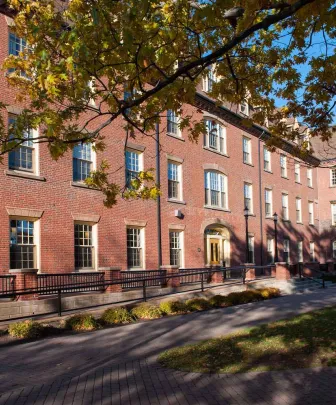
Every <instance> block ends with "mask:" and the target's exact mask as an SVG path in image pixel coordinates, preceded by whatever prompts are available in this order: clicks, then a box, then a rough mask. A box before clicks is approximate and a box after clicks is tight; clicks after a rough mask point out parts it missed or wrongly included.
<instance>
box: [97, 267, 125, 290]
mask: <svg viewBox="0 0 336 405" xmlns="http://www.w3.org/2000/svg"><path fill="white" fill-rule="evenodd" d="M98 270H99V271H103V272H104V273H105V275H104V284H105V286H106V289H105V292H106V293H115V292H121V291H122V286H121V268H120V267H100V268H99V269H98ZM115 281H120V284H114V285H111V284H109V283H113V282H115Z"/></svg>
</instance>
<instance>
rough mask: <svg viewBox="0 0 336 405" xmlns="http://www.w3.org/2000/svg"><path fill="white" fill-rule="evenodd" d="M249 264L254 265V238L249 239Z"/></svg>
mask: <svg viewBox="0 0 336 405" xmlns="http://www.w3.org/2000/svg"><path fill="white" fill-rule="evenodd" d="M248 254H249V257H248V263H254V236H251V235H249V237H248Z"/></svg>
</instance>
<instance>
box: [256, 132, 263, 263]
mask: <svg viewBox="0 0 336 405" xmlns="http://www.w3.org/2000/svg"><path fill="white" fill-rule="evenodd" d="M264 132H265V131H262V133H261V135H260V136H259V138H258V161H259V162H258V165H259V217H260V265H261V266H262V265H263V260H264V253H263V252H264V234H263V210H262V185H261V157H260V152H261V138H262V136H263V135H264Z"/></svg>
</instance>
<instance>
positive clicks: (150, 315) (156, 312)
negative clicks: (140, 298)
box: [131, 302, 162, 319]
mask: <svg viewBox="0 0 336 405" xmlns="http://www.w3.org/2000/svg"><path fill="white" fill-rule="evenodd" d="M131 314H132V315H133V316H135V317H136V318H138V319H157V318H161V316H162V312H161V310H160V308H159V307H158V306H156V305H154V304H148V303H146V302H144V303H143V304H139V305H137V306H136V307H134V308H133V309H132V310H131Z"/></svg>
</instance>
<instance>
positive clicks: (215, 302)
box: [209, 295, 228, 308]
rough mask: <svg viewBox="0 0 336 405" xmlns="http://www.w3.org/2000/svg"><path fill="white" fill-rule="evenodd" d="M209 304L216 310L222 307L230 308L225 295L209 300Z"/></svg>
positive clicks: (215, 296)
mask: <svg viewBox="0 0 336 405" xmlns="http://www.w3.org/2000/svg"><path fill="white" fill-rule="evenodd" d="M209 303H210V305H211V306H213V307H215V308H220V307H227V306H228V300H227V297H226V296H225V295H214V296H213V297H211V298H210V299H209Z"/></svg>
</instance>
